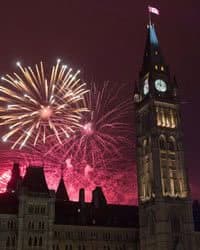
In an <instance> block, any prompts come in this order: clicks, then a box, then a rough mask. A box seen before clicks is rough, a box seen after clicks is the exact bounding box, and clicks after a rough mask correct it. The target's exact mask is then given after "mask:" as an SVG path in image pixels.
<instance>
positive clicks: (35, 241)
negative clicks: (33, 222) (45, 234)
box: [34, 237, 37, 246]
mask: <svg viewBox="0 0 200 250" xmlns="http://www.w3.org/2000/svg"><path fill="white" fill-rule="evenodd" d="M34 246H37V238H36V237H35V239H34Z"/></svg>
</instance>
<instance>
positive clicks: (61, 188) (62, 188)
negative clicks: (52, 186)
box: [56, 175, 69, 201]
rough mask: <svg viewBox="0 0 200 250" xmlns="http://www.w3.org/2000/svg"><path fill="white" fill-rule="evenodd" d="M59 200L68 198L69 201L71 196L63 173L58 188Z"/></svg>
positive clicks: (57, 197)
mask: <svg viewBox="0 0 200 250" xmlns="http://www.w3.org/2000/svg"><path fill="white" fill-rule="evenodd" d="M56 199H57V200H65V201H66V200H67V201H69V196H68V193H67V190H66V187H65V183H64V179H63V176H62V175H61V178H60V182H59V184H58V189H57V191H56Z"/></svg>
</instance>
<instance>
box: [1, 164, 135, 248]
mask: <svg viewBox="0 0 200 250" xmlns="http://www.w3.org/2000/svg"><path fill="white" fill-rule="evenodd" d="M137 213H138V208H137V207H134V206H119V205H109V204H107V202H106V199H105V196H104V194H103V192H102V189H101V188H100V187H96V189H95V190H94V191H93V193H92V201H91V203H87V202H85V198H84V190H83V189H81V190H80V193H79V201H77V202H74V201H70V200H69V197H68V194H67V191H66V188H65V184H64V181H63V179H62V178H61V180H60V183H59V186H58V189H57V191H56V192H55V191H53V190H49V189H48V187H47V184H46V181H45V176H44V171H43V168H42V167H31V166H30V167H29V168H27V172H26V175H25V176H24V178H23V179H22V178H21V177H20V174H19V165H17V164H14V167H13V170H12V177H11V179H10V181H9V183H8V185H7V192H6V193H3V194H0V250H3V249H4V250H5V249H9V250H22V249H23V250H27V249H40V250H45V249H46V250H47V249H48V250H73V249H77V250H86V249H104V250H111V249H118V250H125V249H130V250H131V249H132V250H133V249H138V248H137V247H138V230H137V228H138V216H137Z"/></svg>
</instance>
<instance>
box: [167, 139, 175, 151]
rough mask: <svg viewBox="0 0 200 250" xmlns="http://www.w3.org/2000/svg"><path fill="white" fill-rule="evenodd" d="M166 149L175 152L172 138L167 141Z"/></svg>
mask: <svg viewBox="0 0 200 250" xmlns="http://www.w3.org/2000/svg"><path fill="white" fill-rule="evenodd" d="M168 149H169V150H170V151H172V152H174V151H175V150H176V141H175V139H174V137H172V136H171V137H170V138H169V141H168Z"/></svg>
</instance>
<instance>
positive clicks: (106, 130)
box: [47, 83, 133, 171]
mask: <svg viewBox="0 0 200 250" xmlns="http://www.w3.org/2000/svg"><path fill="white" fill-rule="evenodd" d="M121 90H122V88H119V89H118V90H117V91H116V89H114V88H113V87H112V85H111V84H110V83H105V84H104V85H103V86H102V87H100V88H97V86H96V85H95V84H93V85H92V86H91V88H90V92H89V93H88V94H87V95H86V105H87V107H88V109H89V110H90V112H88V113H87V114H86V115H85V117H84V120H83V123H82V127H81V128H80V130H79V131H78V132H76V133H75V134H74V135H73V136H72V137H70V138H67V139H66V140H65V142H64V143H63V145H59V144H55V143H54V142H53V143H52V147H51V149H50V150H49V151H48V153H47V155H50V156H53V157H56V158H57V159H58V161H60V162H64V161H65V162H67V161H68V160H69V159H71V161H72V162H75V165H77V164H84V165H85V166H87V167H88V165H87V164H89V166H90V167H92V168H93V167H104V166H108V165H111V164H112V163H113V161H115V162H116V161H119V160H121V161H122V159H123V157H124V156H123V155H125V154H123V153H124V152H123V150H125V149H126V148H127V145H128V147H129V148H130V149H131V150H132V144H133V143H132V140H131V139H130V140H129V138H128V136H129V137H130V134H132V126H131V125H130V120H129V122H128V121H127V122H123V121H125V120H126V119H127V117H128V115H130V114H131V113H132V112H131V109H132V107H133V105H132V99H131V98H127V97H126V99H123V100H121V99H120V94H119V93H120V92H121ZM90 171H91V170H90Z"/></svg>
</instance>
